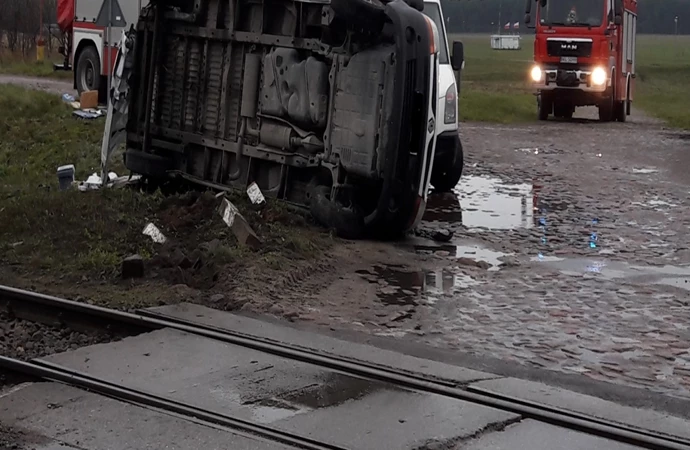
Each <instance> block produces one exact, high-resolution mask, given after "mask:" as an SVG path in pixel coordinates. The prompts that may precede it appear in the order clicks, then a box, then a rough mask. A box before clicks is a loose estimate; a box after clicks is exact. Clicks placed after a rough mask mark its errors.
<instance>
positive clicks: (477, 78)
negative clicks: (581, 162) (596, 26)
mask: <svg viewBox="0 0 690 450" xmlns="http://www.w3.org/2000/svg"><path fill="white" fill-rule="evenodd" d="M637 39H638V40H637V58H638V59H637V62H638V64H637V74H638V77H637V80H636V83H637V85H636V96H635V100H634V105H635V106H636V107H638V108H640V109H641V110H643V111H645V112H646V113H648V114H650V115H651V116H654V117H657V118H659V119H662V120H665V121H666V122H668V124H669V125H671V126H674V127H679V128H684V129H690V110H688V108H687V105H688V103H689V102H690V89H688V88H687V83H686V80H687V79H688V78H690V36H659V35H642V36H638V38H637ZM448 40H449V41H450V44H451V45H452V42H453V40H462V41H463V42H464V43H465V59H466V63H465V70H464V71H463V73H462V81H461V93H460V106H459V111H460V120H462V121H479V122H498V123H520V122H532V121H535V120H536V99H535V97H534V95H533V91H532V89H531V88H530V87H529V80H528V78H527V77H528V73H529V68H530V66H531V64H532V60H533V42H534V40H533V36H531V35H525V36H523V37H522V48H521V49H520V50H513V51H508V50H506V51H497V50H492V49H491V44H490V40H489V36H488V35H476V34H475V35H449V36H448Z"/></svg>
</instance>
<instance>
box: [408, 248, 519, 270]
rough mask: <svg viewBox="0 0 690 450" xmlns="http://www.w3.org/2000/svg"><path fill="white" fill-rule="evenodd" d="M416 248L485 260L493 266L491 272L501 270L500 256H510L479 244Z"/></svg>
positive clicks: (453, 256)
mask: <svg viewBox="0 0 690 450" xmlns="http://www.w3.org/2000/svg"><path fill="white" fill-rule="evenodd" d="M414 249H415V251H416V252H419V253H433V254H435V255H436V256H448V257H452V258H468V259H473V260H475V261H485V262H487V263H489V264H491V267H490V268H489V269H488V270H489V271H490V272H494V271H498V270H500V267H499V266H500V265H501V263H502V261H501V260H500V259H499V258H502V257H504V256H508V253H503V252H497V251H495V250H490V249H488V248H484V247H480V246H479V245H415V246H414Z"/></svg>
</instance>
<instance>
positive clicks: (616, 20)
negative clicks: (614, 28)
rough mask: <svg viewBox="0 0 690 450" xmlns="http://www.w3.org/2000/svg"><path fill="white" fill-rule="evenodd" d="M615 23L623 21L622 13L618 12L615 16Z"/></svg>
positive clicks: (618, 23)
mask: <svg viewBox="0 0 690 450" xmlns="http://www.w3.org/2000/svg"><path fill="white" fill-rule="evenodd" d="M613 23H614V24H615V25H620V24H622V23H623V18H622V17H621V15H620V14H616V16H615V17H614V18H613Z"/></svg>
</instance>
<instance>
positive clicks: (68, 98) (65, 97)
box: [62, 93, 76, 103]
mask: <svg viewBox="0 0 690 450" xmlns="http://www.w3.org/2000/svg"><path fill="white" fill-rule="evenodd" d="M75 100H76V99H75V98H74V95H71V94H67V93H65V94H62V101H63V102H65V103H73V102H74V101H75Z"/></svg>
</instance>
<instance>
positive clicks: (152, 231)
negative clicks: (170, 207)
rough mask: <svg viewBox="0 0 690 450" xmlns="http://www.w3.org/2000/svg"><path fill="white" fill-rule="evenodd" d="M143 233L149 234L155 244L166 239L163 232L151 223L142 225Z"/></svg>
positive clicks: (161, 242) (162, 242)
mask: <svg viewBox="0 0 690 450" xmlns="http://www.w3.org/2000/svg"><path fill="white" fill-rule="evenodd" d="M142 233H143V234H145V235H146V236H151V239H153V242H155V243H156V244H164V243H165V241H167V240H168V239H167V238H166V237H165V235H164V234H163V232H162V231H161V230H159V229H158V227H157V226H155V225H154V224H152V223H149V224H148V225H146V226H145V227H144V231H142Z"/></svg>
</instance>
